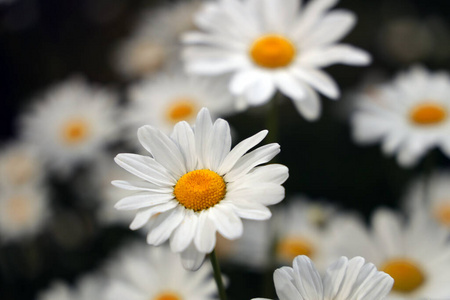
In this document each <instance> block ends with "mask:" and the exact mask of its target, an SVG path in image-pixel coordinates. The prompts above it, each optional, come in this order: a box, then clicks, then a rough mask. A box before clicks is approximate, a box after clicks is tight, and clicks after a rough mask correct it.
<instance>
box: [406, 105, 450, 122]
mask: <svg viewBox="0 0 450 300" xmlns="http://www.w3.org/2000/svg"><path fill="white" fill-rule="evenodd" d="M410 117H411V121H412V122H413V123H415V124H417V125H435V124H438V123H440V122H442V121H444V120H445V119H446V118H447V110H446V109H445V107H443V106H442V105H440V104H437V103H432V102H427V103H422V104H418V105H417V106H415V107H414V108H413V109H412V110H411V113H410Z"/></svg>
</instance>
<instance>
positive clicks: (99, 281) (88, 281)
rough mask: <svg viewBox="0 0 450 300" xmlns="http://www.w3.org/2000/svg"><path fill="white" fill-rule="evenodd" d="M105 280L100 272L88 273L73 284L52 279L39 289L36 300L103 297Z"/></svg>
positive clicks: (76, 299) (81, 299) (80, 299)
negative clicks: (41, 289)
mask: <svg viewBox="0 0 450 300" xmlns="http://www.w3.org/2000/svg"><path fill="white" fill-rule="evenodd" d="M105 287H106V285H105V280H104V278H103V276H102V275H101V274H89V275H85V276H84V277H82V278H81V279H79V280H78V281H77V282H76V284H75V286H73V287H72V286H69V285H68V284H67V283H64V282H62V281H59V280H58V281H54V282H52V283H51V285H50V287H49V288H47V289H46V290H44V291H41V292H40V293H39V294H38V296H37V300H93V299H104V297H105Z"/></svg>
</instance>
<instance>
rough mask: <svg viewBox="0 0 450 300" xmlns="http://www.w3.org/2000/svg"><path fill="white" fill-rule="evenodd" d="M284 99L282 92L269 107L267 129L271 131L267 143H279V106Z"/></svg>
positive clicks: (272, 100)
mask: <svg viewBox="0 0 450 300" xmlns="http://www.w3.org/2000/svg"><path fill="white" fill-rule="evenodd" d="M282 98H283V95H282V94H281V93H280V92H277V93H276V94H275V95H274V96H273V98H272V99H271V100H270V102H269V103H268V105H267V106H268V107H267V109H268V112H267V117H266V128H267V129H268V130H269V133H268V134H267V138H266V141H267V143H276V142H278V131H279V113H280V111H279V110H280V109H279V105H280V103H281V99H282Z"/></svg>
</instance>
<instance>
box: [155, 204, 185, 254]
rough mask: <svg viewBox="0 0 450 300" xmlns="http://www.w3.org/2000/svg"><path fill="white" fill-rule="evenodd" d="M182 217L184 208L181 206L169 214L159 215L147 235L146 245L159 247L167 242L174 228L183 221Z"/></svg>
mask: <svg viewBox="0 0 450 300" xmlns="http://www.w3.org/2000/svg"><path fill="white" fill-rule="evenodd" d="M184 215H185V208H184V207H182V206H181V205H179V206H178V207H176V208H174V209H173V210H172V211H170V212H169V211H168V212H166V213H164V214H160V215H159V216H158V217H157V218H156V221H155V223H154V224H153V227H152V229H151V230H150V232H149V233H148V235H147V243H148V244H150V245H155V246H159V245H161V244H162V243H164V242H165V241H167V239H168V238H169V237H170V235H171V234H172V232H173V231H174V230H175V228H177V227H178V225H180V223H181V222H182V221H183V219H184Z"/></svg>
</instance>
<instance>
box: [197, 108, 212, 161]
mask: <svg viewBox="0 0 450 300" xmlns="http://www.w3.org/2000/svg"><path fill="white" fill-rule="evenodd" d="M212 127H213V124H212V121H211V115H210V114H209V110H208V109H207V108H202V109H201V110H200V112H199V113H198V115H197V120H196V121H195V128H194V133H195V149H196V151H197V157H198V164H199V168H205V167H206V168H207V165H209V157H208V151H207V150H208V139H209V137H210V132H211V130H212Z"/></svg>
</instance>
